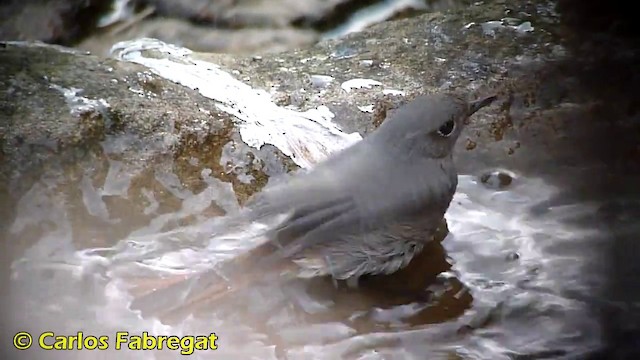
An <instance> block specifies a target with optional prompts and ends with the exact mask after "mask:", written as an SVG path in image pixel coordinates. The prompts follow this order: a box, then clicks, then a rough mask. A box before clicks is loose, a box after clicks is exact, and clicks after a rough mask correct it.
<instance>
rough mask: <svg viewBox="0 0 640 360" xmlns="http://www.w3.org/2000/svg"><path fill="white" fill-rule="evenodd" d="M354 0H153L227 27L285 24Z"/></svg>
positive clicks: (167, 9)
mask: <svg viewBox="0 0 640 360" xmlns="http://www.w3.org/2000/svg"><path fill="white" fill-rule="evenodd" d="M349 2H353V1H350V0H330V1H322V0H313V1H305V2H300V1H296V0H277V1H271V0H259V1H245V2H236V1H229V0H225V1H216V0H188V1H180V0H151V1H146V3H148V4H149V5H152V6H153V7H154V8H155V9H156V11H157V13H158V15H161V16H171V17H183V18H187V19H192V20H198V21H200V22H210V23H213V24H219V26H220V25H222V26H225V27H234V28H239V27H247V26H251V27H255V26H258V27H285V26H289V25H291V23H292V22H294V21H295V20H299V19H317V18H319V17H322V16H323V14H326V13H328V12H330V11H332V10H333V9H335V8H336V7H337V6H339V5H342V4H345V3H349Z"/></svg>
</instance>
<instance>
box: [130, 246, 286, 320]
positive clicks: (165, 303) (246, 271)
mask: <svg viewBox="0 0 640 360" xmlns="http://www.w3.org/2000/svg"><path fill="white" fill-rule="evenodd" d="M276 250H278V247H277V246H276V245H274V244H272V243H271V242H269V241H266V242H264V243H262V244H260V245H258V246H257V247H255V248H253V249H251V250H249V251H248V252H246V253H244V254H241V255H239V256H237V257H235V258H232V259H229V260H226V261H224V262H222V263H221V264H219V266H216V267H214V268H211V269H207V270H203V271H200V272H197V273H192V274H179V275H171V276H168V277H164V278H160V279H148V278H147V279H130V280H129V283H130V284H131V286H130V288H129V291H130V293H131V294H132V295H133V297H134V299H133V301H132V303H131V305H130V308H131V309H134V310H140V311H142V313H143V314H148V315H155V316H158V317H160V318H163V317H167V316H172V315H178V314H183V313H184V314H186V313H191V312H194V311H196V310H198V309H201V308H203V307H205V306H206V305H210V304H212V303H215V302H218V301H222V300H223V299H224V298H226V297H227V296H228V295H230V294H232V293H234V292H236V291H239V290H242V289H246V288H249V287H251V286H253V285H256V284H258V283H262V282H265V281H269V279H271V278H272V277H277V276H279V275H281V274H282V273H285V272H286V271H275V272H274V271H270V270H273V269H270V268H268V269H267V268H264V269H263V266H262V263H261V259H262V258H264V257H265V256H268V255H269V254H272V253H273V252H274V251H276ZM276 270H283V269H276ZM284 270H286V269H284ZM272 280H273V279H272Z"/></svg>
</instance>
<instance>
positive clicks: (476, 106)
mask: <svg viewBox="0 0 640 360" xmlns="http://www.w3.org/2000/svg"><path fill="white" fill-rule="evenodd" d="M497 98H498V97H497V96H496V95H491V96H488V97H485V98H482V99H478V100H476V101H472V102H470V103H469V115H468V116H471V115H473V114H474V113H475V112H476V111H478V110H480V109H482V108H483V107H485V106H487V105H490V104H491V103H492V102H493V101H494V100H495V99H497Z"/></svg>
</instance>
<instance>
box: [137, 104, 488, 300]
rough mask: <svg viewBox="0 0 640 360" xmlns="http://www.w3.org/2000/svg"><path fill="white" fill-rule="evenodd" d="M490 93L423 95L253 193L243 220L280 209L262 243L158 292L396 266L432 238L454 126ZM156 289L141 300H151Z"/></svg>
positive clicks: (349, 275) (450, 186) (208, 291)
mask: <svg viewBox="0 0 640 360" xmlns="http://www.w3.org/2000/svg"><path fill="white" fill-rule="evenodd" d="M495 98H496V97H495V96H489V97H486V98H481V99H479V100H476V101H471V102H469V101H467V100H465V99H464V98H462V97H460V96H456V95H453V94H430V95H423V96H419V97H417V98H415V99H413V100H412V101H410V102H408V103H407V104H405V105H403V106H401V107H400V108H398V109H397V110H396V111H395V112H394V113H393V114H392V115H391V116H390V117H389V118H388V119H386V120H385V121H384V122H383V123H382V124H381V125H380V126H379V127H378V128H377V129H376V130H375V131H373V132H372V133H371V134H370V135H368V136H366V137H364V139H363V140H361V141H359V142H358V143H356V144H354V145H352V146H350V147H348V148H346V149H344V150H342V151H340V152H338V153H336V154H334V155H332V156H329V157H328V158H327V159H325V160H324V161H322V162H320V163H318V164H317V165H316V166H315V167H313V168H312V169H311V170H310V171H308V172H301V173H298V174H295V175H294V176H292V177H290V178H288V179H287V180H286V181H283V182H281V183H279V184H278V185H274V186H267V187H265V188H264V189H263V190H262V191H261V192H259V193H258V194H256V195H255V196H254V197H253V198H252V199H251V200H250V201H249V202H248V203H247V206H246V208H245V209H244V210H243V212H242V215H240V216H241V217H242V220H243V221H260V220H261V219H263V218H265V217H268V216H272V215H275V214H286V215H287V217H286V218H285V219H284V220H283V221H282V222H280V223H279V224H278V225H276V226H274V227H273V228H271V229H269V230H267V231H266V233H265V234H264V238H265V239H266V240H265V241H264V242H262V243H261V244H260V245H258V246H257V247H255V248H253V249H252V250H250V251H248V252H246V253H245V254H243V255H241V256H238V257H237V258H234V259H231V260H228V261H227V262H224V263H222V265H221V266H219V267H217V268H216V269H215V270H211V271H207V272H204V273H201V274H197V275H192V276H190V277H189V278H188V279H187V280H188V281H187V280H185V279H180V280H178V279H176V280H175V281H171V282H172V284H171V285H170V286H168V287H165V288H164V289H161V290H162V293H164V294H167V293H166V292H165V291H179V288H178V285H181V286H187V287H188V290H187V289H185V290H184V291H185V293H184V296H183V298H182V299H181V300H180V301H179V302H180V305H179V306H185V305H188V304H192V303H194V302H198V301H202V300H205V299H208V298H209V299H211V298H216V297H217V296H219V294H221V293H225V292H229V291H230V290H234V289H237V288H241V287H243V286H246V285H247V284H251V283H255V282H259V281H267V282H268V281H270V280H269V279H272V278H271V277H270V276H277V277H279V278H282V277H285V278H286V277H290V278H310V277H317V276H331V277H333V278H334V279H336V280H347V281H349V282H351V283H353V282H354V280H357V279H358V278H360V277H361V276H365V275H385V274H392V273H394V272H396V271H398V270H400V269H402V268H404V267H406V266H407V265H408V264H409V262H410V261H411V260H412V259H413V258H414V256H415V255H416V254H418V253H420V251H421V250H422V249H423V247H424V246H425V245H426V244H427V243H428V242H429V241H430V240H431V239H432V235H433V234H434V233H435V232H436V230H437V228H438V226H439V225H440V224H441V222H442V220H443V218H444V215H445V212H446V211H447V209H448V207H449V204H450V202H451V200H452V198H453V195H454V193H455V191H456V187H457V183H458V180H457V172H456V169H455V166H454V161H453V157H452V150H453V148H454V145H455V143H456V141H457V139H458V137H459V135H460V132H461V131H462V129H463V127H464V125H465V124H466V122H467V121H468V118H469V116H471V115H472V114H474V113H475V112H476V111H478V110H479V109H480V108H482V107H485V106H487V105H489V104H491V103H492V102H493V101H494V100H495ZM247 274H251V275H247ZM240 276H241V277H242V278H243V279H242V280H240V279H241V277H240ZM223 279H227V280H228V281H225V280H223ZM156 290H157V291H153V292H151V293H148V294H145V295H144V297H145V298H147V299H149V297H150V296H153V298H155V299H157V296H158V295H159V289H156ZM216 294H218V295H216Z"/></svg>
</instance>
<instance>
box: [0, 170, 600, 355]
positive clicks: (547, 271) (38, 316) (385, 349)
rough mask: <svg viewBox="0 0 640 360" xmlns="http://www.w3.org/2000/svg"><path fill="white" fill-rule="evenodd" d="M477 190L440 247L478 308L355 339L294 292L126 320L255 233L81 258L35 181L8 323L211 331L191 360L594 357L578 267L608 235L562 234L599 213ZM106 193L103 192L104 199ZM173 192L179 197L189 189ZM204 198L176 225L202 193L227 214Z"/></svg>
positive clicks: (65, 213) (228, 194) (221, 195)
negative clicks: (131, 286) (147, 290)
mask: <svg viewBox="0 0 640 360" xmlns="http://www.w3.org/2000/svg"><path fill="white" fill-rule="evenodd" d="M112 166H116V165H115V164H112ZM479 179H480V177H477V176H472V175H461V176H460V177H459V187H458V192H457V193H456V196H455V198H454V200H453V202H452V204H451V207H450V209H449V211H448V213H447V220H448V222H449V228H450V231H451V235H450V236H448V237H447V239H445V240H444V242H443V246H444V247H445V249H446V251H447V254H448V256H449V259H448V260H449V261H450V262H451V263H452V264H453V267H452V269H451V271H449V272H447V273H444V274H441V275H440V278H441V279H445V280H444V282H445V283H446V282H447V281H448V280H446V279H457V281H459V282H461V283H462V284H464V286H466V290H465V291H466V292H468V293H470V294H471V295H472V297H473V302H472V304H471V305H470V307H469V308H468V309H467V310H466V311H462V313H461V315H460V316H458V317H456V318H453V319H449V320H447V321H444V322H439V323H434V324H430V325H420V326H409V325H407V324H404V326H400V327H399V328H396V329H388V330H379V329H377V328H376V326H372V327H371V328H370V329H366V330H363V329H357V328H355V327H354V326H353V323H352V322H351V319H352V318H353V317H358V316H362V314H359V313H357V312H354V313H350V314H345V316H344V317H342V318H340V316H338V319H331V320H325V321H319V322H316V323H313V324H310V323H306V322H305V321H304V320H301V318H300V317H299V316H298V315H296V313H295V312H292V308H291V306H290V304H291V303H297V304H298V305H301V306H302V307H303V308H304V309H305V311H306V312H307V313H308V312H315V313H336V314H340V311H342V312H343V313H344V311H345V310H344V309H342V310H340V309H337V308H336V306H337V305H336V304H332V303H331V302H329V303H322V302H319V301H317V300H314V299H312V298H310V297H309V295H306V290H305V289H304V288H303V287H300V286H292V287H290V288H286V287H283V288H276V287H272V288H270V289H266V290H265V289H262V290H260V289H255V290H251V291H252V292H251V295H250V296H246V297H244V298H243V299H234V300H233V302H234V303H235V304H234V306H231V307H228V306H227V307H224V306H223V307H221V308H220V309H217V308H214V309H209V311H207V312H205V313H204V314H200V315H198V316H191V317H188V318H186V319H183V320H182V321H180V322H179V323H177V324H172V325H165V324H162V323H161V322H160V321H159V320H157V319H155V318H153V317H143V316H142V315H141V313H140V312H138V311H133V310H130V309H129V304H130V301H131V300H132V296H131V294H130V292H129V291H128V289H127V286H126V284H127V279H128V278H131V277H140V276H142V277H144V276H156V277H157V276H159V275H161V274H184V273H189V272H193V271H197V270H198V269H204V268H208V267H210V266H211V265H212V264H213V263H215V262H217V261H221V260H224V259H227V258H229V257H232V256H234V255H236V254H238V253H240V252H242V249H246V248H247V247H248V246H250V245H251V244H250V243H249V242H248V240H247V239H250V238H254V236H253V235H255V233H256V232H257V231H259V230H260V226H263V225H258V224H255V225H254V226H252V227H251V228H248V229H245V230H243V231H242V232H240V233H238V234H227V235H226V236H224V237H220V236H214V235H215V234H214V229H215V228H216V223H217V221H219V219H220V218H212V219H202V220H201V221H198V222H196V223H195V224H193V225H189V226H184V227H180V228H177V229H174V230H171V231H159V230H158V229H159V228H158V227H157V226H154V221H156V220H157V219H159V218H162V217H167V216H170V214H163V215H158V216H157V217H156V218H155V219H154V221H152V222H151V224H150V225H147V226H146V227H145V226H142V225H141V226H140V228H139V229H138V230H137V231H135V232H134V233H133V234H131V235H130V236H128V237H126V238H125V239H122V240H121V241H119V242H117V243H116V244H114V245H113V246H107V247H102V248H95V247H93V248H91V247H90V248H85V249H78V246H77V245H75V244H76V243H77V239H74V233H73V227H74V226H73V225H72V223H73V222H74V219H73V215H72V212H71V211H70V210H71V208H72V207H73V206H74V204H71V203H70V201H62V198H63V196H62V195H61V193H60V192H59V191H57V190H56V189H57V186H58V185H59V184H58V183H57V181H56V180H54V178H53V177H48V178H43V179H42V180H41V181H40V182H38V183H36V184H35V185H34V186H33V187H32V188H31V190H30V191H29V192H28V193H26V194H25V195H24V196H23V198H22V199H21V200H20V202H19V205H18V216H17V218H16V220H15V222H14V224H13V226H12V229H11V230H12V231H13V233H15V234H17V233H19V232H20V231H21V230H24V229H25V228H27V227H29V226H38V227H39V228H40V229H41V230H42V235H41V236H40V237H39V238H38V240H37V241H36V242H35V243H34V244H33V246H31V247H30V248H29V249H28V250H27V251H26V252H25V254H24V256H23V257H22V258H20V259H16V260H15V262H14V263H13V266H12V288H11V292H12V295H13V296H14V297H15V298H16V299H19V308H18V309H16V312H17V313H19V314H22V317H21V318H20V319H19V321H20V323H22V324H31V325H30V326H31V327H33V328H35V329H48V330H52V331H55V332H57V333H68V334H75V333H76V332H77V331H78V330H82V331H84V332H85V334H108V335H111V336H110V338H112V336H113V334H115V332H116V331H123V330H126V331H129V332H130V333H132V334H136V333H141V332H142V331H148V332H149V333H151V334H154V335H162V334H165V335H178V336H180V335H186V334H209V333H211V332H215V333H216V334H217V335H218V337H219V341H218V345H219V348H218V350H216V351H196V352H195V353H194V354H193V355H191V356H193V357H195V358H198V359H201V358H202V359H208V358H221V357H224V358H227V357H231V356H237V357H241V358H260V359H269V358H277V357H278V354H279V353H280V354H282V353H286V354H287V356H288V358H292V359H324V358H327V359H328V358H339V357H348V358H357V359H365V358H366V359H376V358H388V357H387V356H392V357H393V358H396V357H403V358H423V357H424V356H425V355H431V356H439V355H440V356H444V355H445V354H449V355H451V354H454V353H455V354H457V355H458V356H460V357H461V358H492V359H501V358H505V359H506V358H508V357H507V355H508V354H516V353H522V354H535V353H540V352H544V351H548V350H549V349H554V350H557V351H559V352H563V351H573V350H575V349H580V348H585V347H593V346H597V345H598V336H599V333H598V332H599V328H598V323H597V319H594V318H592V317H591V316H590V314H589V311H588V308H587V304H586V303H585V302H584V301H583V300H580V299H579V297H577V296H575V294H583V295H584V296H588V292H589V289H591V288H592V284H591V282H592V281H594V279H596V277H594V276H592V275H595V274H597V273H598V271H596V270H594V269H589V268H586V267H585V264H586V263H588V262H587V261H584V260H585V258H586V257H588V256H595V255H594V254H593V253H592V252H591V250H593V251H595V250H594V249H596V248H597V243H598V241H600V240H598V239H601V238H602V236H601V234H599V231H598V230H597V228H595V227H594V228H592V229H585V228H584V227H578V226H572V225H570V224H568V222H567V221H566V220H567V219H568V218H571V217H579V216H587V215H590V214H593V213H594V212H595V211H596V210H597V206H596V205H597V204H593V203H576V204H570V205H566V204H565V205H563V206H561V207H553V206H543V205H539V206H538V207H540V206H542V208H543V210H544V211H531V209H532V208H533V207H532V205H535V204H545V201H546V200H548V199H551V198H552V197H554V196H555V195H557V193H558V189H555V188H553V187H552V186H550V185H547V184H545V182H544V181H543V180H541V179H535V178H526V179H525V178H516V179H515V180H514V181H513V183H512V184H510V186H509V187H507V188H506V189H504V190H500V191H497V190H495V189H491V188H488V187H487V186H485V184H483V183H482V182H481V181H480V180H479ZM58 180H59V179H58ZM107 181H112V180H109V178H107ZM212 184H213V183H212ZM113 185H114V184H107V183H105V184H104V188H108V187H109V186H113ZM175 186H176V187H177V188H176V189H175V190H176V191H182V190H184V189H180V185H179V184H177V185H175ZM211 186H212V189H208V190H204V191H202V192H201V193H199V194H189V193H187V192H183V193H182V197H183V200H182V201H183V207H182V209H181V210H178V212H180V211H184V209H186V208H187V207H188V206H187V205H190V206H193V204H195V203H198V202H202V201H203V200H202V199H198V198H199V197H200V198H202V196H203V194H209V195H208V198H207V199H206V201H219V202H222V203H224V202H227V203H232V201H231V199H232V198H233V193H232V191H231V190H230V189H229V188H228V187H224V186H221V185H220V184H215V185H211ZM213 188H215V189H213ZM213 193H216V195H212V194H213ZM95 201H98V200H97V198H95V197H86V198H85V199H84V206H86V208H87V210H89V209H91V208H98V207H99V204H97V203H94V202H95ZM76 205H77V204H76ZM195 208H197V206H196V207H195ZM115 226H117V225H115ZM589 249H591V250H589ZM568 294H573V295H571V296H569V295H568ZM245 303H246V304H245ZM283 304H284V305H283ZM287 304H289V305H287ZM414 305H415V304H414ZM374 310H375V311H373V313H374V314H375V316H372V319H373V320H372V321H373V322H374V324H375V323H376V321H381V322H382V323H384V322H396V323H400V324H402V323H403V321H402V318H403V317H406V316H407V314H410V313H412V312H416V311H418V309H417V308H416V307H415V306H413V305H411V304H404V305H399V306H394V307H387V308H379V307H375V308H374ZM259 324H266V325H259ZM461 329H467V330H469V329H470V330H469V331H466V332H463V331H461ZM111 343H112V344H113V343H114V340H111ZM112 347H113V346H111V348H110V350H109V351H112V350H113V349H112ZM105 354H106V353H105ZM113 354H114V356H119V357H120V358H123V357H124V358H134V357H135V358H140V357H142V358H149V359H152V358H157V356H158V353H156V352H152V351H144V352H142V353H141V352H139V351H138V352H135V351H125V352H115V353H113ZM50 355H51V354H49V353H46V354H45V356H50ZM76 355H77V357H78V358H87V357H90V356H93V354H92V352H89V351H84V352H77V353H76Z"/></svg>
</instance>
